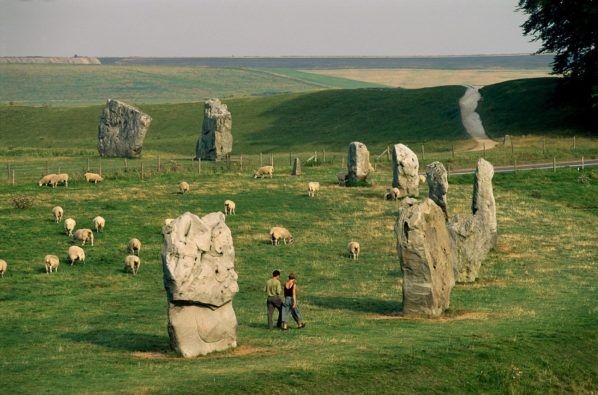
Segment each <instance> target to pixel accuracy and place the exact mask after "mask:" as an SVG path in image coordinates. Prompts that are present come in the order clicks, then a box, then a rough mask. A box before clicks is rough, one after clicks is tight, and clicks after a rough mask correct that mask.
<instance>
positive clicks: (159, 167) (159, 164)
mask: <svg viewBox="0 0 598 395" xmlns="http://www.w3.org/2000/svg"><path fill="white" fill-rule="evenodd" d="M161 167H162V166H161V163H160V155H158V172H160V170H161Z"/></svg>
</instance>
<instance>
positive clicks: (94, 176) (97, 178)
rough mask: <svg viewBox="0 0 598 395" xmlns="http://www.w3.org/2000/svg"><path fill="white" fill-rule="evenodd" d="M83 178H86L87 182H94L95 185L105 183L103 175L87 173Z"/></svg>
mask: <svg viewBox="0 0 598 395" xmlns="http://www.w3.org/2000/svg"><path fill="white" fill-rule="evenodd" d="M83 177H85V181H87V182H93V183H94V184H97V183H98V182H102V181H104V177H102V176H101V175H99V174H96V173H90V172H87V173H85V174H83Z"/></svg>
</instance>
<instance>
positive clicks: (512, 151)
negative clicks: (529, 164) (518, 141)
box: [511, 137, 515, 156]
mask: <svg viewBox="0 0 598 395" xmlns="http://www.w3.org/2000/svg"><path fill="white" fill-rule="evenodd" d="M514 153H515V148H514V147H513V137H511V156H513V154H514Z"/></svg>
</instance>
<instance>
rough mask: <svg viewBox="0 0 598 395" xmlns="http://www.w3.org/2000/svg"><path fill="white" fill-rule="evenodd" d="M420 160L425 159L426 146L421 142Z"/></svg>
mask: <svg viewBox="0 0 598 395" xmlns="http://www.w3.org/2000/svg"><path fill="white" fill-rule="evenodd" d="M422 160H426V147H425V144H423V143H422Z"/></svg>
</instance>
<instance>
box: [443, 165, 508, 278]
mask: <svg viewBox="0 0 598 395" xmlns="http://www.w3.org/2000/svg"><path fill="white" fill-rule="evenodd" d="M493 175H494V168H493V166H492V165H491V164H490V163H489V162H487V161H486V160H484V159H480V160H479V161H478V165H477V169H476V174H475V178H474V182H473V197H472V207H471V209H472V213H473V214H472V215H464V216H462V215H456V216H454V217H453V218H451V219H450V221H449V223H448V229H449V232H450V235H451V239H452V240H453V244H454V246H455V252H456V254H457V260H456V264H455V267H454V270H455V278H456V280H457V282H472V281H475V280H476V278H477V277H478V274H479V270H480V267H481V265H482V262H483V261H484V259H486V256H487V255H488V252H489V251H490V250H491V249H492V248H494V247H495V246H496V235H497V225H496V205H495V201H494V193H493V192H492V177H493Z"/></svg>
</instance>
